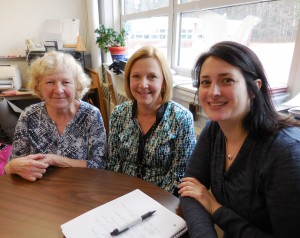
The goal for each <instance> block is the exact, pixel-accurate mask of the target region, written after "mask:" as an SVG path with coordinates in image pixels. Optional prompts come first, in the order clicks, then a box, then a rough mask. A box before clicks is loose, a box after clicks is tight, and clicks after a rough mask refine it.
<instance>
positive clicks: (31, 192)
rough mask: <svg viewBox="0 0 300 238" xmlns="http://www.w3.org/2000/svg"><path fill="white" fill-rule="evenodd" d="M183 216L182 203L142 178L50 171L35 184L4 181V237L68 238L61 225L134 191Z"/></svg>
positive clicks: (0, 222)
mask: <svg viewBox="0 0 300 238" xmlns="http://www.w3.org/2000/svg"><path fill="white" fill-rule="evenodd" d="M137 188H138V189H140V190H141V191H143V192H144V193H146V194H148V195H149V196H151V197H152V198H154V199H155V200H156V201H158V202H160V203H161V204H162V205H164V206H165V207H167V208H168V209H170V210H171V211H173V212H175V213H177V214H179V215H181V214H180V210H179V209H178V205H179V199H178V198H176V197H175V196H173V195H172V194H170V193H168V192H166V191H165V190H163V189H161V188H159V187H157V186H155V185H153V184H151V183H149V182H146V181H144V180H142V179H138V178H136V177H132V176H129V175H126V174H121V173H115V172H111V171H106V170H97V169H87V168H50V169H48V171H47V173H46V174H45V175H44V177H43V178H42V179H40V180H37V181H35V182H29V181H27V180H24V179H22V178H21V177H19V176H16V175H5V176H1V177H0V189H1V190H0V237H5V238H11V237H18V238H19V237H22V238H27V237H28V238H35V237H43V238H47V237H49V238H55V237H60V238H62V237H63V234H62V232H61V229H60V225H61V224H63V223H65V222H67V221H69V220H71V219H72V218H74V217H77V216H79V215H81V214H82V213H84V212H87V211H89V210H91V209H93V208H95V207H97V206H100V205H102V204H104V203H106V202H108V201H110V200H112V199H115V198H117V197H119V196H122V195H124V194H126V193H128V192H130V191H132V190H134V189H137Z"/></svg>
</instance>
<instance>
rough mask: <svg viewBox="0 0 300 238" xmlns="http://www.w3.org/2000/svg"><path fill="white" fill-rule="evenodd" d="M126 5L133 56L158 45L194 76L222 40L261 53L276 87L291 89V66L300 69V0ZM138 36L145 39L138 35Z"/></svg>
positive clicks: (138, 0) (164, 0)
mask: <svg viewBox="0 0 300 238" xmlns="http://www.w3.org/2000/svg"><path fill="white" fill-rule="evenodd" d="M249 2H250V3H249ZM122 4H123V5H122V7H123V9H124V11H123V14H122V19H121V20H122V23H123V24H124V26H125V27H126V28H127V30H128V31H129V35H130V37H129V38H128V53H129V56H130V55H131V54H132V53H133V52H134V51H135V50H137V49H138V48H139V47H141V46H144V45H147V44H151V45H155V46H157V47H159V48H161V49H162V50H163V52H164V53H165V55H166V57H167V59H168V62H169V63H170V66H171V67H172V68H173V69H175V71H176V72H177V74H180V75H183V76H190V71H191V68H192V66H193V64H194V62H195V60H196V58H197V57H198V55H199V54H201V52H203V51H206V50H207V49H208V48H209V47H210V46H211V45H212V44H214V43H216V42H218V41H222V40H233V41H237V42H240V43H242V44H245V45H247V46H248V47H250V48H251V49H252V50H253V51H254V52H256V54H257V55H258V56H259V58H260V59H261V61H262V63H263V65H264V67H265V69H266V72H267V75H268V78H269V82H270V85H271V87H273V88H276V87H286V86H287V85H288V79H289V75H290V72H291V65H298V67H299V66H300V63H299V62H298V63H296V64H292V60H293V57H294V52H295V46H296V45H295V42H297V41H296V38H297V34H298V35H299V32H298V31H299V29H300V27H299V20H300V1H299V0H278V1H263V0H261V1H249V0H222V1H221V0H219V1H203V0H177V1H176V0H152V1H151V0H149V1H143V0H122ZM136 34H140V35H141V37H140V38H136V37H133V36H135V35H136ZM298 41H299V40H298ZM298 44H300V43H298ZM299 47H300V46H298V48H299ZM294 67H296V66H294ZM298 77H299V76H298ZM299 91H300V89H299Z"/></svg>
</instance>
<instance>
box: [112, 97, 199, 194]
mask: <svg viewBox="0 0 300 238" xmlns="http://www.w3.org/2000/svg"><path fill="white" fill-rule="evenodd" d="M134 105H135V103H134V102H133V101H128V102H125V103H123V104H121V105H118V106H117V107H116V108H115V109H114V111H113V113H112V115H111V117H110V132H109V140H108V160H107V168H108V169H110V170H113V171H117V172H122V173H127V174H129V175H133V176H137V177H141V178H143V179H144V180H146V181H149V182H152V183H154V184H156V185H158V186H160V187H162V188H163V189H165V190H167V191H169V192H174V190H176V188H177V185H178V183H179V182H180V179H181V178H182V176H183V175H184V172H185V169H186V165H187V162H188V159H189V157H190V155H191V153H192V150H193V149H194V146H195V131H194V122H193V117H192V114H191V113H190V112H189V111H188V110H187V109H185V108H184V107H183V106H181V105H180V104H177V103H175V102H173V101H169V102H168V103H167V104H166V105H165V108H164V111H163V114H162V115H161V118H160V119H159V120H158V116H157V125H155V126H154V127H153V128H152V129H150V131H149V132H148V133H147V134H146V135H143V134H142V132H141V129H140V125H139V123H138V121H137V120H136V113H135V106H134ZM159 111H161V110H159Z"/></svg>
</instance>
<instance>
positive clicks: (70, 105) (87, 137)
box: [4, 51, 106, 181]
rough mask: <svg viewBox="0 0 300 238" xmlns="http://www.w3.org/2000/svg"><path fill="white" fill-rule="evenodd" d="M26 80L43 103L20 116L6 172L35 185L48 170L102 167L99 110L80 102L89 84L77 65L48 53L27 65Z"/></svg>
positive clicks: (103, 135) (103, 139)
mask: <svg viewBox="0 0 300 238" xmlns="http://www.w3.org/2000/svg"><path fill="white" fill-rule="evenodd" d="M29 76H30V81H29V87H30V89H31V90H32V91H33V93H34V94H36V95H37V96H38V97H39V98H40V99H41V100H42V101H41V102H40V103H37V104H33V105H31V106H29V107H27V108H26V109H25V110H24V111H23V112H22V114H21V115H20V118H19V120H18V123H17V125H16V128H15V134H14V141H13V150H12V153H11V156H10V159H9V162H8V163H7V164H6V166H5V168H4V170H5V173H6V174H18V175H19V176H21V177H23V178H24V179H27V180H29V181H35V180H36V179H39V178H42V176H43V174H44V173H45V172H46V170H47V168H48V167H49V166H54V167H88V168H104V167H105V147H106V131H105V128H104V125H103V120H102V116H101V114H100V111H99V110H98V108H96V107H94V106H92V105H90V104H89V103H87V102H84V101H82V100H81V99H82V97H83V96H84V94H85V93H86V92H88V90H89V86H90V83H91V80H90V79H89V77H88V76H87V75H86V74H85V73H84V71H83V69H82V67H81V65H80V64H79V63H78V62H77V61H76V60H75V59H74V58H73V57H72V56H71V55H69V54H64V53H62V52H55V51H53V52H48V53H46V54H45V55H44V56H43V57H41V58H38V59H36V60H35V61H34V62H32V63H31V65H30V68H29Z"/></svg>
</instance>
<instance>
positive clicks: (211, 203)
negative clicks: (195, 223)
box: [178, 177, 221, 215]
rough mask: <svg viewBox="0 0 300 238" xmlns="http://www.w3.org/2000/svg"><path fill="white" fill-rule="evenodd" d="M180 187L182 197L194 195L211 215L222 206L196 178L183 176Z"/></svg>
mask: <svg viewBox="0 0 300 238" xmlns="http://www.w3.org/2000/svg"><path fill="white" fill-rule="evenodd" d="M178 188H179V191H178V193H179V195H180V196H181V197H192V198H194V199H196V200H197V201H198V202H200V203H201V204H202V206H203V207H204V208H205V209H206V211H207V212H208V213H209V214H211V215H212V214H213V213H214V212H215V211H216V210H217V209H218V208H219V207H221V204H220V203H218V202H217V201H216V199H215V198H214V197H213V195H212V194H211V193H210V192H209V191H208V190H207V189H206V187H205V186H204V185H203V184H202V183H200V182H199V181H198V180H197V179H195V178H191V177H186V178H183V179H182V182H181V183H180V184H179V185H178Z"/></svg>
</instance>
